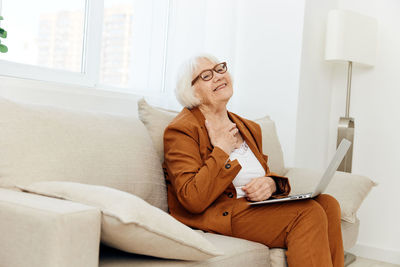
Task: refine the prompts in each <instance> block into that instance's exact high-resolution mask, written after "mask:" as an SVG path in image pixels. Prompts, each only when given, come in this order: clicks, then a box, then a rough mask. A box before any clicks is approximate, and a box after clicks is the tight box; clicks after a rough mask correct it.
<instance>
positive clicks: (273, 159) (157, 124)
mask: <svg viewBox="0 0 400 267" xmlns="http://www.w3.org/2000/svg"><path fill="white" fill-rule="evenodd" d="M138 108H139V110H138V112H139V118H140V119H141V120H142V122H143V123H144V125H145V126H146V128H147V130H148V131H149V134H150V137H151V139H152V141H153V144H154V148H155V150H156V151H157V154H158V156H159V158H160V162H163V161H164V145H163V136H164V130H165V128H166V127H167V126H168V124H169V123H170V122H171V121H172V119H173V118H175V116H176V115H177V114H178V112H175V111H171V110H165V109H161V108H156V107H153V106H151V105H149V104H148V103H147V102H146V101H145V100H144V99H141V100H139V101H138ZM239 115H240V114H239ZM254 121H255V122H257V123H258V124H259V125H260V127H261V131H262V142H263V153H264V154H265V155H268V165H269V167H270V170H271V171H273V172H275V173H277V174H280V175H284V174H285V173H286V172H287V170H286V169H285V165H284V161H283V152H282V148H281V144H280V143H279V138H278V135H277V132H276V127H275V123H274V121H272V120H271V119H270V117H269V116H265V117H263V118H260V119H256V120H254Z"/></svg>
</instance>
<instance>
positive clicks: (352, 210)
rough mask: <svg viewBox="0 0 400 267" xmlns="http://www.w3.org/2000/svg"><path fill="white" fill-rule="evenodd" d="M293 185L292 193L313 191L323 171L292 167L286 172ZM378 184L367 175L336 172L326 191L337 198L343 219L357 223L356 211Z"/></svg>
mask: <svg viewBox="0 0 400 267" xmlns="http://www.w3.org/2000/svg"><path fill="white" fill-rule="evenodd" d="M286 176H287V177H289V181H290V184H291V187H292V192H291V194H292V195H295V194H301V193H308V192H312V191H313V190H314V188H315V185H316V184H317V183H318V181H319V179H320V178H321V177H322V173H321V172H318V171H312V170H307V169H301V168H290V169H289V171H288V172H287V173H286ZM374 186H376V183H374V182H373V181H372V180H370V179H369V178H367V177H365V176H361V175H355V174H351V173H347V172H336V173H335V175H334V176H333V178H332V181H331V182H330V183H329V185H328V187H327V189H326V191H325V192H324V193H326V194H330V195H332V196H333V197H335V198H336V200H337V201H338V202H339V204H340V208H341V211H342V220H344V221H347V222H350V223H355V222H356V212H357V210H358V209H359V208H360V206H361V203H362V202H363V201H364V199H365V198H366V196H367V195H368V193H369V192H370V191H371V189H372V187H374Z"/></svg>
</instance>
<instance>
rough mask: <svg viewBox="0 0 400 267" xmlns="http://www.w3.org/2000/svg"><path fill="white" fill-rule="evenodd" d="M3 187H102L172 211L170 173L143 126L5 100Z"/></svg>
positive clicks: (0, 156) (0, 137)
mask: <svg viewBox="0 0 400 267" xmlns="http://www.w3.org/2000/svg"><path fill="white" fill-rule="evenodd" d="M0 125H1V127H0V186H1V187H12V186H14V185H15V184H26V185H27V184H31V183H33V182H38V181H71V182H80V183H86V184H98V185H104V186H109V187H113V188H116V189H118V190H122V191H126V192H129V193H132V194H135V195H137V196H139V197H141V198H143V199H144V200H146V201H147V202H149V203H150V204H152V205H154V206H156V207H159V208H161V209H163V210H165V211H166V210H167V194H166V185H165V180H164V175H163V172H162V167H161V164H160V161H159V159H158V156H157V154H156V152H155V150H154V147H153V145H152V142H151V139H150V137H149V135H148V132H147V130H146V128H145V127H144V125H143V123H142V122H141V121H140V120H139V119H138V118H136V117H126V116H117V115H111V114H105V113H94V112H93V113H92V112H83V111H73V110H67V109H59V108H55V107H46V106H40V105H26V104H19V103H15V102H12V101H9V100H6V99H2V98H0Z"/></svg>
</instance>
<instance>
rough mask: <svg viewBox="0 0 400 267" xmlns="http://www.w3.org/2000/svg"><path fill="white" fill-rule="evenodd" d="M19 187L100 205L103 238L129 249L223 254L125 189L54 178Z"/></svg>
mask: <svg viewBox="0 0 400 267" xmlns="http://www.w3.org/2000/svg"><path fill="white" fill-rule="evenodd" d="M19 188H21V189H22V190H24V191H27V192H31V193H36V194H41V195H45V196H50V197H57V198H62V199H66V200H71V201H75V202H80V203H82V204H86V205H90V206H94V207H97V208H99V209H100V210H101V211H102V225H101V240H102V242H103V243H105V244H107V245H109V246H111V247H115V248H118V249H120V250H123V251H126V252H131V253H137V254H143V255H150V256H155V257H161V258H169V259H181V260H205V259H208V258H212V257H215V256H218V255H221V254H220V252H218V251H217V250H216V248H215V247H214V246H213V245H212V244H211V243H210V242H209V241H207V240H206V239H205V238H203V237H202V236H201V235H200V234H198V233H197V232H195V231H194V230H192V229H191V228H189V227H187V226H186V225H184V224H182V223H180V222H179V221H177V220H175V219H174V218H173V217H172V216H170V215H169V214H167V213H165V212H164V211H162V210H160V209H158V208H156V207H154V206H151V205H150V204H148V203H147V202H145V201H144V200H142V199H141V198H139V197H137V196H135V195H132V194H129V193H126V192H123V191H119V190H116V189H113V188H109V187H105V186H97V185H87V184H80V183H73V182H54V181H53V182H38V183H33V184H31V185H29V186H19Z"/></svg>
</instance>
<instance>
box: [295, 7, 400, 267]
mask: <svg viewBox="0 0 400 267" xmlns="http://www.w3.org/2000/svg"><path fill="white" fill-rule="evenodd" d="M331 8H342V9H350V10H354V11H356V12H359V13H362V14H365V15H369V16H372V17H375V18H376V19H377V20H378V24H379V26H378V27H379V37H378V52H377V63H376V66H375V67H374V68H370V69H368V68H362V67H360V66H357V65H356V64H354V65H353V80H352V97H351V109H350V115H351V116H352V117H354V118H355V122H356V124H355V138H354V151H353V173H356V174H360V175H365V176H368V177H370V178H371V179H373V180H374V181H376V182H378V183H379V186H378V187H375V188H373V189H372V191H371V193H370V194H369V195H368V197H367V198H366V200H365V201H364V202H363V204H362V206H361V208H360V210H359V212H358V216H359V218H360V220H361V224H360V233H359V238H358V242H357V245H356V246H355V247H354V248H353V249H352V252H355V253H356V254H357V255H360V256H364V257H367V258H375V259H379V260H383V261H389V262H393V263H396V264H400V242H399V240H400V228H399V225H400V208H399V206H398V203H399V201H398V200H397V197H396V195H398V190H399V188H400V180H399V173H400V164H399V163H400V139H399V138H398V136H400V117H399V114H400V106H399V105H398V104H397V102H398V100H399V99H400V76H399V75H398V73H399V71H398V70H399V65H400V51H399V49H398V48H399V47H400V17H399V14H400V1H396V0H383V1H382V0H368V1H365V0H339V1H338V0H331V1H318V0H307V1H306V8H305V20H304V33H303V51H302V59H301V76H300V89H299V98H298V100H299V102H298V113H297V130H296V151H295V165H296V166H298V167H306V168H311V169H323V168H325V167H326V165H327V163H328V160H329V159H330V157H331V156H332V155H333V154H334V152H335V150H336V138H337V126H338V120H339V117H341V116H343V115H344V111H345V104H346V103H345V100H346V75H347V65H346V64H344V63H343V64H333V63H328V62H325V61H324V60H323V58H324V57H323V54H324V46H325V40H324V38H325V25H326V15H327V12H328V10H329V9H331Z"/></svg>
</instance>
